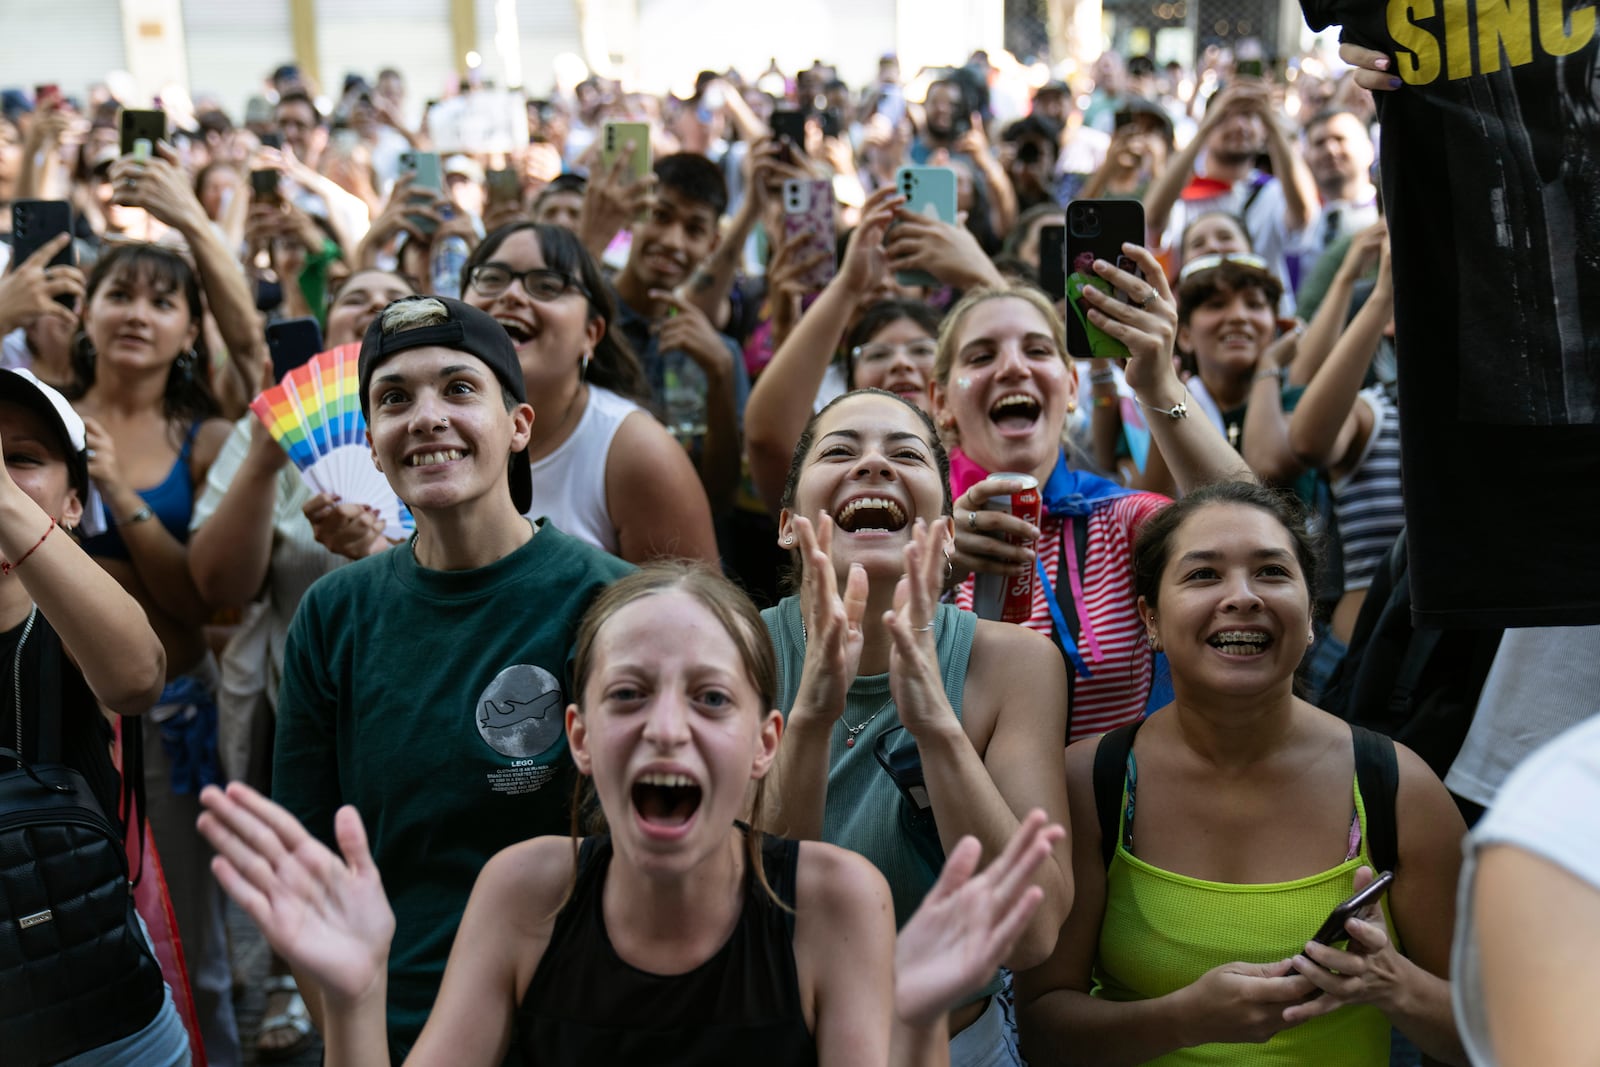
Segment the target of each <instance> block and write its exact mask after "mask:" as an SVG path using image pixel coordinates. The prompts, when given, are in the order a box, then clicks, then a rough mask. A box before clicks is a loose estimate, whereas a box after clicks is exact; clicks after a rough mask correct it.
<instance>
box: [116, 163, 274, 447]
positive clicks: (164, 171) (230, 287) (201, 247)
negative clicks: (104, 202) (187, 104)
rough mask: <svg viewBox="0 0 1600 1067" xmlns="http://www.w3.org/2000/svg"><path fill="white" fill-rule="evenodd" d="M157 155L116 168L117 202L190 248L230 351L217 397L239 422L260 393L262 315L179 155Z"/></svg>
mask: <svg viewBox="0 0 1600 1067" xmlns="http://www.w3.org/2000/svg"><path fill="white" fill-rule="evenodd" d="M157 152H158V155H157V156H156V157H155V158H152V159H144V160H141V159H132V158H128V159H121V160H118V161H117V162H116V163H114V164H113V165H112V167H111V179H112V181H113V182H115V183H116V184H117V194H116V202H117V203H119V204H128V205H131V206H133V207H142V208H144V209H145V210H146V211H148V212H150V214H151V215H153V216H154V217H155V218H157V219H159V220H160V221H162V222H164V223H166V224H167V225H168V226H171V227H172V228H173V229H175V230H177V231H178V232H179V233H180V234H182V235H183V238H184V240H185V241H187V242H188V244H189V251H190V253H191V254H192V255H193V256H194V265H195V274H196V275H197V276H198V277H199V279H200V285H201V288H203V289H204V290H205V294H206V307H207V309H208V310H209V311H210V312H211V316H212V318H213V319H215V320H216V323H217V328H218V329H219V330H221V331H222V338H223V341H224V342H226V344H227V346H228V359H227V363H226V368H225V371H226V373H225V374H224V376H223V377H222V378H221V380H220V381H219V380H217V378H216V376H215V375H213V381H214V382H216V384H217V386H218V388H217V389H216V393H217V396H218V399H219V401H220V402H221V403H222V408H223V414H224V415H226V416H227V417H228V418H230V419H236V418H238V417H239V416H240V415H243V414H244V410H245V407H246V406H247V405H248V404H249V402H250V398H251V397H253V396H255V395H256V393H257V392H259V391H260V382H259V373H260V368H261V367H262V366H263V363H264V361H265V359H266V354H267V342H266V336H265V334H264V333H263V332H262V322H261V314H260V312H258V311H256V306H255V294H254V293H252V292H251V291H250V284H249V282H248V281H246V279H245V276H244V272H243V271H242V270H240V269H239V261H238V260H237V259H236V258H235V257H234V252H233V250H232V249H230V248H229V247H228V246H227V245H226V244H224V243H223V241H222V238H221V237H219V236H218V235H217V231H216V230H215V229H214V228H212V226H211V220H210V219H208V218H207V217H206V212H205V209H204V208H203V207H201V206H200V201H199V200H197V199H196V198H195V195H194V190H193V189H191V188H190V186H189V183H188V181H187V180H186V179H185V177H184V173H183V170H182V168H180V167H179V166H178V157H177V153H175V152H174V151H173V150H172V149H171V148H169V147H168V146H166V145H165V144H162V145H158V146H157Z"/></svg>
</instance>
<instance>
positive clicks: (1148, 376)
mask: <svg viewBox="0 0 1600 1067" xmlns="http://www.w3.org/2000/svg"><path fill="white" fill-rule="evenodd" d="M1122 251H1123V254H1124V255H1126V256H1128V257H1129V258H1130V259H1132V260H1133V261H1134V262H1135V263H1137V264H1138V265H1139V269H1140V271H1141V273H1142V274H1143V275H1144V277H1143V278H1142V279H1141V278H1139V277H1137V276H1135V275H1134V274H1132V273H1130V272H1128V271H1125V270H1123V269H1121V268H1120V267H1117V266H1115V265H1114V264H1111V263H1107V262H1106V261H1105V260H1103V259H1102V260H1096V261H1095V264H1094V269H1095V273H1097V274H1098V275H1100V277H1102V278H1104V279H1105V280H1106V281H1108V282H1110V283H1111V286H1112V288H1113V289H1117V290H1121V291H1122V292H1123V293H1126V294H1127V296H1128V299H1129V301H1131V303H1124V302H1122V301H1121V300H1119V299H1117V298H1116V297H1115V296H1113V295H1111V294H1110V293H1106V292H1103V291H1101V290H1100V289H1099V288H1098V287H1097V286H1093V285H1086V286H1084V287H1083V289H1082V294H1083V297H1084V299H1085V301H1086V302H1087V303H1088V304H1089V321H1090V323H1092V324H1093V325H1095V326H1096V327H1098V328H1099V329H1101V330H1103V331H1105V333H1106V334H1108V335H1109V336H1111V337H1113V338H1115V339H1116V340H1118V341H1121V342H1122V343H1123V344H1124V345H1126V346H1127V349H1128V364H1127V366H1126V367H1125V368H1124V370H1123V373H1124V375H1125V376H1126V378H1127V381H1128V386H1129V388H1131V389H1132V390H1133V391H1134V393H1135V394H1136V395H1137V396H1138V397H1139V398H1140V399H1141V400H1146V401H1147V402H1150V401H1149V398H1151V397H1152V395H1153V396H1154V397H1156V398H1157V399H1156V400H1155V401H1153V402H1154V403H1156V404H1158V405H1159V406H1163V407H1169V406H1171V405H1172V404H1175V403H1177V401H1178V400H1180V399H1182V396H1183V387H1182V385H1181V384H1180V383H1179V382H1178V376H1177V371H1175V370H1174V369H1173V366H1172V345H1173V342H1174V341H1175V340H1176V339H1177V336H1178V305H1177V301H1176V300H1174V299H1173V296H1172V287H1171V286H1169V285H1168V284H1167V275H1166V272H1165V271H1164V270H1162V269H1161V264H1160V263H1158V262H1156V257H1155V256H1153V255H1151V254H1150V250H1149V249H1147V248H1144V247H1142V246H1140V245H1133V244H1125V245H1123V246H1122ZM1169 396H1171V397H1172V399H1170V400H1169V399H1167V398H1168V397H1169ZM1163 401H1164V403H1163Z"/></svg>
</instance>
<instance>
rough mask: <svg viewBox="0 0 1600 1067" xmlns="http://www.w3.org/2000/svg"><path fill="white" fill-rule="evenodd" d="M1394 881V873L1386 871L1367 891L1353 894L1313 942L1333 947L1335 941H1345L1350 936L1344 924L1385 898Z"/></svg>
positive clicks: (1336, 910) (1334, 913)
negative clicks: (1382, 897)
mask: <svg viewBox="0 0 1600 1067" xmlns="http://www.w3.org/2000/svg"><path fill="white" fill-rule="evenodd" d="M1393 881H1394V873H1393V872H1392V871H1384V872H1383V873H1382V874H1380V875H1378V877H1376V878H1374V879H1373V880H1372V881H1371V882H1369V883H1368V884H1367V887H1366V888H1365V889H1362V890H1359V891H1358V892H1356V893H1354V894H1352V895H1351V896H1350V897H1349V898H1348V899H1346V900H1344V901H1343V902H1342V903H1340V904H1339V905H1337V906H1336V907H1335V908H1334V909H1333V910H1332V911H1330V912H1329V913H1328V918H1327V920H1326V921H1325V922H1323V924H1322V927H1321V928H1320V929H1319V930H1318V931H1317V932H1316V934H1315V936H1313V937H1312V938H1311V940H1313V941H1315V942H1317V943H1318V944H1319V945H1331V944H1333V943H1334V942H1335V941H1340V940H1343V939H1344V938H1345V937H1346V936H1348V935H1346V934H1345V931H1344V924H1345V923H1346V922H1347V921H1349V919H1350V917H1351V916H1352V915H1354V914H1356V913H1357V912H1358V911H1360V910H1361V909H1362V908H1365V907H1366V906H1367V905H1368V904H1371V903H1372V902H1373V901H1374V900H1377V899H1378V898H1379V897H1381V896H1383V894H1384V892H1385V891H1386V890H1387V889H1388V888H1389V884H1390V883H1391V882H1393Z"/></svg>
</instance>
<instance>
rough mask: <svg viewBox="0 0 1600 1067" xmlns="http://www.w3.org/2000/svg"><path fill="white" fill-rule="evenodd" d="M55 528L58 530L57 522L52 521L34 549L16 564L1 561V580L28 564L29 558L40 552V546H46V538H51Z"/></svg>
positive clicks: (27, 552) (29, 550)
mask: <svg viewBox="0 0 1600 1067" xmlns="http://www.w3.org/2000/svg"><path fill="white" fill-rule="evenodd" d="M55 528H56V520H54V519H51V520H50V525H49V526H46V527H45V528H44V533H42V534H40V535H39V540H37V541H35V542H34V543H33V547H32V548H30V549H28V551H26V552H24V553H23V554H22V558H21V559H19V560H17V561H16V562H15V563H7V562H6V561H4V560H0V578H3V577H5V576H7V575H9V574H10V573H11V572H12V571H14V570H16V569H17V568H18V567H20V566H22V565H23V564H24V563H26V562H28V557H29V556H31V555H33V554H34V553H35V552H36V551H38V549H39V546H40V545H42V544H44V540H45V538H47V537H49V536H50V534H51V533H53V532H54V531H55Z"/></svg>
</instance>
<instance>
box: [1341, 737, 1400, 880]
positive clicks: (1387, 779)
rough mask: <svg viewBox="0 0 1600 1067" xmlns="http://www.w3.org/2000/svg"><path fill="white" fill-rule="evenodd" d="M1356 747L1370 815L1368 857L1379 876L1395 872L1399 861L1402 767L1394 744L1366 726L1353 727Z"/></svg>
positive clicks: (1359, 781) (1360, 782) (1358, 774)
mask: <svg viewBox="0 0 1600 1067" xmlns="http://www.w3.org/2000/svg"><path fill="white" fill-rule="evenodd" d="M1350 740H1351V743H1352V744H1353V745H1354V747H1355V756H1356V782H1357V784H1358V785H1360V787H1361V803H1362V806H1363V807H1365V808H1366V812H1367V854H1368V855H1369V856H1371V857H1372V863H1373V866H1374V867H1375V868H1376V870H1374V871H1373V873H1374V874H1377V873H1379V872H1381V871H1392V870H1394V869H1395V865H1396V864H1397V863H1398V862H1399V859H1400V834H1399V832H1398V830H1397V829H1396V826H1395V803H1394V801H1395V794H1396V793H1397V792H1398V791H1399V789H1400V764H1399V762H1398V761H1397V760H1396V758H1395V754H1394V741H1393V740H1392V739H1391V738H1389V737H1386V736H1384V735H1383V734H1380V733H1378V732H1376V731H1375V730H1368V729H1367V728H1366V727H1364V726H1356V725H1355V724H1354V723H1352V724H1351V726H1350Z"/></svg>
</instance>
